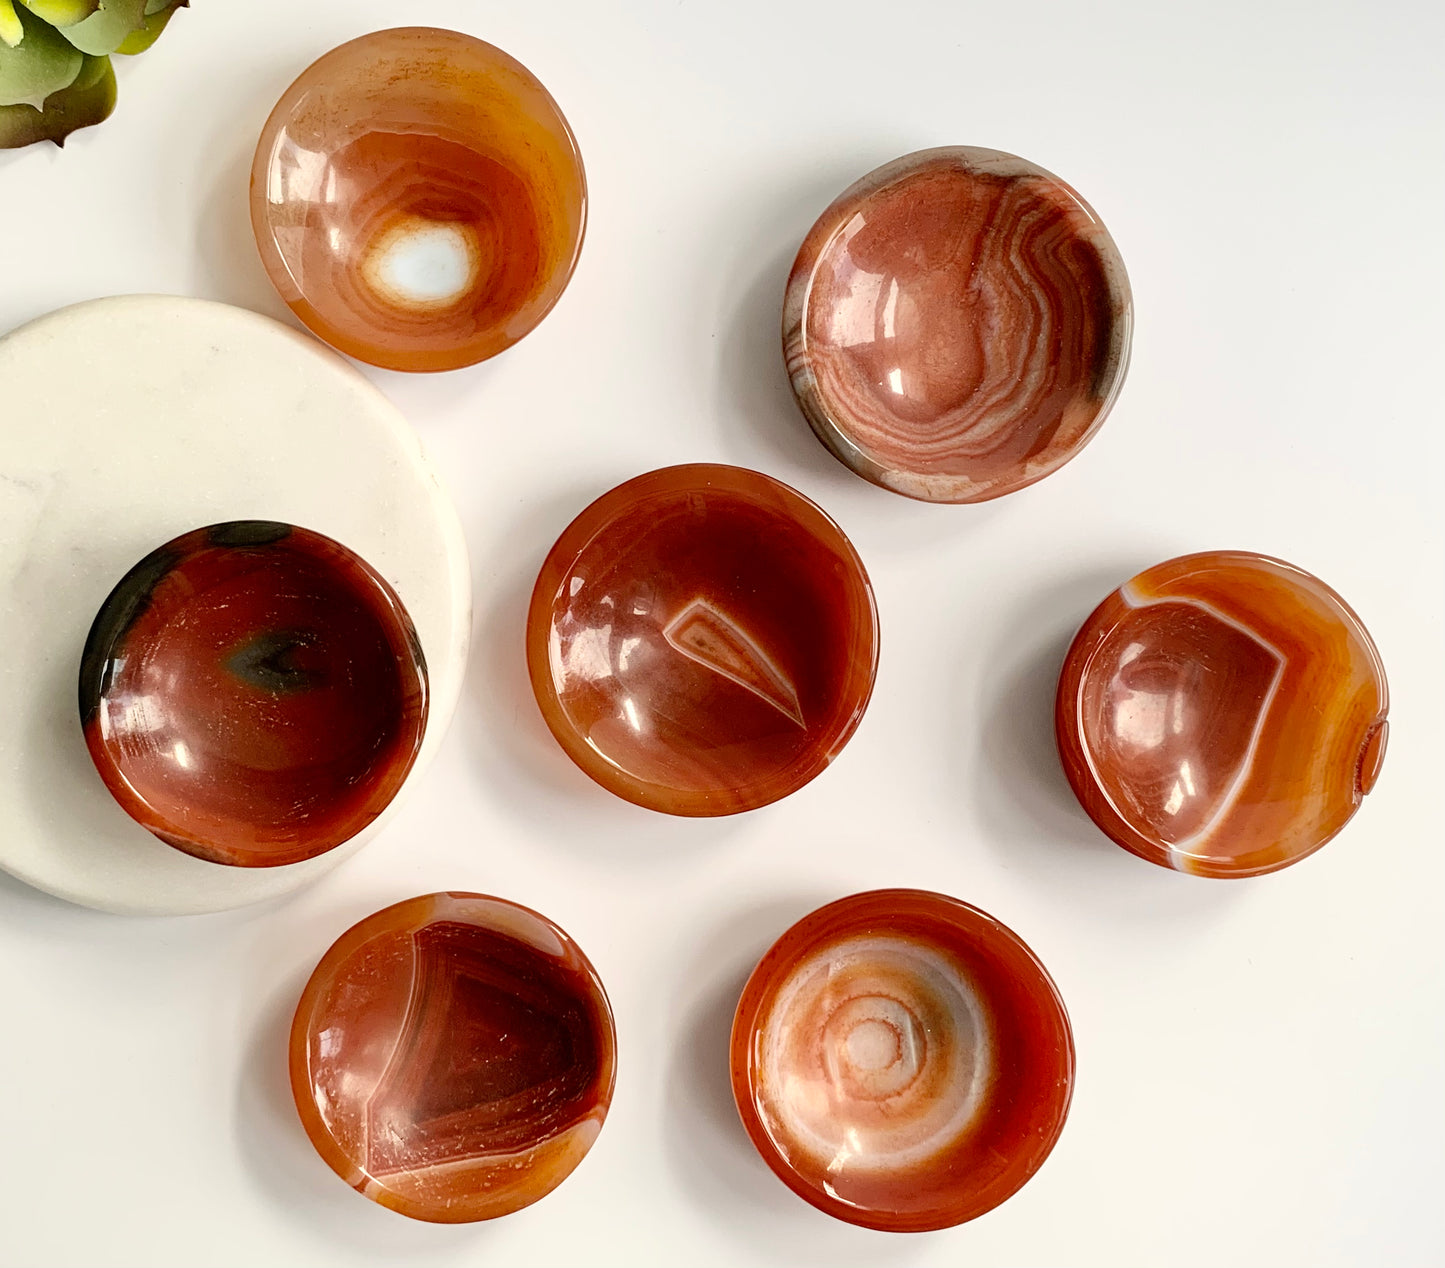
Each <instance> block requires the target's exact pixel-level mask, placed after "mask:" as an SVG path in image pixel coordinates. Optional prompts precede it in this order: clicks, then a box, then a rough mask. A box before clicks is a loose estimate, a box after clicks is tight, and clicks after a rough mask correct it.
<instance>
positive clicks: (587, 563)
mask: <svg viewBox="0 0 1445 1268" xmlns="http://www.w3.org/2000/svg"><path fill="white" fill-rule="evenodd" d="M527 664H528V668H529V670H530V673H531V679H532V689H533V691H534V692H535V694H536V697H537V703H538V705H539V706H540V707H541V710H542V716H543V717H544V718H545V719H546V722H547V725H548V727H549V728H550V729H551V731H552V734H553V735H554V736H555V737H556V739H557V741H558V743H559V744H561V746H562V748H563V749H564V750H565V751H566V753H567V755H568V756H569V757H570V758H571V759H572V760H573V761H574V762H575V763H576V764H577V765H578V766H579V767H580V768H581V769H582V770H583V771H584V772H586V773H587V774H588V775H590V776H591V777H592V778H593V779H594V780H596V781H597V782H598V783H599V784H601V785H602V786H603V787H604V788H606V789H608V790H609V791H611V792H613V793H616V794H617V796H619V797H623V798H626V799H627V800H628V801H632V802H635V803H636V804H638V805H641V806H646V807H649V808H650V809H653V810H660V811H665V812H667V813H669V814H676V815H693V816H702V815H726V814H735V813H737V812H739V811H743V810H751V809H755V808H756V807H758V806H764V805H767V804H768V803H769V802H773V801H776V800H777V799H778V798H780V797H785V796H787V795H788V794H790V793H792V792H795V791H796V790H797V789H799V788H801V787H802V786H803V785H804V784H806V783H807V782H808V781H809V780H811V779H813V778H814V777H815V776H816V775H818V774H820V773H821V772H822V771H823V770H824V769H825V768H826V767H827V766H828V764H829V763H830V762H832V761H833V759H834V758H835V757H836V756H837V755H838V753H839V752H840V751H841V750H842V748H843V746H844V745H845V744H846V743H847V742H848V739H849V737H850V736H852V734H853V732H854V730H855V729H856V728H857V726H858V723H859V721H860V720H861V719H862V717H863V711H864V709H865V708H866V707H867V704H868V700H869V697H870V695H871V694H872V691H873V679H874V675H875V673H876V670H877V666H878V616H877V611H876V608H875V606H874V602H873V589H872V586H871V585H870V583H869V581H868V575H867V573H866V572H865V571H864V569H863V564H862V561H861V560H860V559H859V558H858V554H857V552H856V551H855V550H854V549H853V546H852V544H851V543H850V542H849V541H848V539H847V537H845V536H844V535H843V532H842V530H841V529H840V528H839V527H838V526H837V524H835V523H834V522H833V521H832V520H831V519H829V518H828V516H827V515H826V514H824V512H823V511H822V510H820V509H819V508H818V507H817V506H816V505H814V504H813V503H812V502H810V501H809V500H808V499H807V498H805V497H804V496H803V495H802V494H801V493H798V492H796V491H795V490H793V489H790V488H789V487H788V486H787V485H785V484H782V483H780V482H779V481H777V480H774V479H772V478H771V477H769V476H765V475H762V474H760V473H759V472H756V471H748V470H745V469H743V468H740V467H727V466H718V465H712V464H704V463H699V464H693V465H688V466H681V467H668V468H665V469H663V470H661V471H653V472H650V473H648V474H647V475H642V476H638V477H637V478H636V479H634V480H629V481H628V482H627V483H625V484H622V485H619V486H618V487H617V488H615V489H613V490H612V491H611V492H610V493H606V494H604V495H603V496H602V497H600V498H599V499H598V500H597V501H596V502H594V503H593V504H592V505H591V506H589V507H587V508H586V510H584V511H583V512H582V513H581V514H580V515H579V516H578V517H577V518H576V519H575V520H574V521H573V522H572V523H571V524H570V525H569V526H568V527H567V529H566V530H565V531H564V532H563V533H562V536H561V537H560V538H558V540H557V543H556V544H555V545H554V546H553V547H552V550H551V552H550V553H549V554H548V556H547V559H546V561H545V562H544V563H543V565H542V569H541V572H540V574H539V575H538V577H537V584H536V587H535V588H534V590H533V592H532V602H531V607H530V610H529V612H528V615H527Z"/></svg>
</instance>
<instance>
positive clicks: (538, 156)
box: [251, 27, 587, 371]
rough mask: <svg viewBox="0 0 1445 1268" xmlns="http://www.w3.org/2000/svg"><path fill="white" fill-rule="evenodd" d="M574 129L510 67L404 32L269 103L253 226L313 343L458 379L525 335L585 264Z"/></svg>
mask: <svg viewBox="0 0 1445 1268" xmlns="http://www.w3.org/2000/svg"><path fill="white" fill-rule="evenodd" d="M586 219H587V182H586V177H585V174H584V172H583V168H582V157H581V154H580V153H579V151H578V149H577V142H576V139H575V138H574V137H573V135H572V129H571V128H570V127H569V126H568V123H567V120H566V119H565V118H564V117H563V115H562V112H561V110H560V109H559V108H558V106H557V103H556V102H555V101H553V99H552V97H551V95H550V94H549V93H548V92H547V90H546V89H545V88H544V87H543V86H542V84H541V83H540V82H538V80H537V79H536V77H535V76H533V75H532V73H531V72H530V71H528V70H527V68H526V67H525V66H523V65H522V64H521V63H520V62H518V61H516V60H515V59H514V58H512V57H509V56H508V55H507V54H506V53H504V52H502V51H501V50H500V49H498V48H494V47H493V46H492V45H490V44H486V43H484V42H483V41H481V40H478V39H474V38H473V37H471V36H469V35H463V34H461V33H459V32H456V31H446V30H439V29H435V28H430V27H404V28H398V29H394V30H387V31H377V32H375V33H373V34H370V35H364V36H362V37H361V38H360V39H356V40H352V41H351V42H350V43H348V44H343V45H341V47H339V48H336V49H333V50H332V51H331V52H330V53H327V54H326V55H325V56H324V57H322V58H321V59H320V60H318V61H317V62H315V63H314V64H313V65H312V66H311V67H309V68H308V69H307V70H306V71H305V72H304V73H303V74H302V75H301V77H300V78H299V79H297V80H296V82H295V83H294V84H292V85H291V87H290V88H288V89H287V90H286V92H285V94H284V95H283V96H282V98H281V100H280V101H279V102H278V103H277V105H276V108H275V109H274V110H273V111H272V113H271V117H270V118H269V119H268V120H267V122H266V126H265V128H264V129H263V130H262V133H261V139H260V142H259V143H258V145H257V147H256V157H255V161H254V164H253V166H252V169H251V224H252V228H253V229H254V231H255V235H256V244H257V246H258V247H259V248H260V252H261V259H262V262H263V263H264V265H265V267H266V273H267V275H268V276H269V277H270V279H271V281H272V283H273V284H274V285H275V287H276V289H277V290H278V291H279V292H280V294H281V298H282V299H284V300H285V301H286V303H287V304H289V305H290V306H291V308H292V310H293V311H294V312H295V313H296V315H297V316H298V317H299V318H300V319H301V320H302V321H303V322H305V323H306V325H307V326H308V327H309V328H310V329H311V330H312V332H313V333H314V334H316V335H318V336H319V337H320V338H322V339H324V340H326V342H327V343H329V344H331V345H332V346H333V347H335V348H338V349H340V350H341V351H342V352H346V353H349V354H350V355H351V356H354V357H356V358H358V359H359V360H362V361H366V362H369V363H370V364H372V365H377V366H383V367H385V368H387V369H391V370H414V371H435V370H453V369H457V368H459V367H462V366H467V365H473V364H475V363H476V362H478V361H483V360H486V359H487V358H488V357H492V356H495V355H496V354H497V353H499V352H501V351H503V350H504V349H506V348H508V347H510V346H511V345H512V344H514V343H516V342H517V340H519V339H521V338H522V337H523V336H524V335H525V334H527V333H528V332H529V331H530V330H532V329H533V328H534V327H535V326H536V325H537V324H538V322H540V321H541V320H542V318H543V317H545V316H546V315H547V313H548V312H549V311H550V310H551V309H552V306H553V305H554V304H555V303H556V302H557V300H558V299H559V298H560V297H561V294H562V292H563V290H564V289H565V288H566V286H567V283H568V281H569V280H570V279H571V276H572V272H573V270H574V269H575V267H576V264H577V257H578V255H579V253H580V252H581V249H582V238H583V234H584V231H585V227H586Z"/></svg>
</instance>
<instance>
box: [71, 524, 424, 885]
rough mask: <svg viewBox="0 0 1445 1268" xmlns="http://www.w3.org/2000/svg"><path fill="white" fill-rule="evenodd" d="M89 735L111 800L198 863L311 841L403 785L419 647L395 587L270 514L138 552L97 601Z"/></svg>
mask: <svg viewBox="0 0 1445 1268" xmlns="http://www.w3.org/2000/svg"><path fill="white" fill-rule="evenodd" d="M79 703H80V716H81V723H82V726H83V728H84V733H85V741H86V745H87V747H88V748H89V750H90V755H91V758H92V759H93V761H94V762H95V766H96V769H97V770H98V771H99V772H100V775H101V778H102V779H104V781H105V783H106V786H107V788H109V790H110V792H111V794H112V795H113V796H114V797H115V799H116V800H117V801H118V802H119V803H120V805H121V806H122V808H123V809H124V810H125V811H126V812H127V813H128V814H129V815H130V816H131V817H132V818H133V819H135V820H136V821H137V822H138V823H140V824H141V825H142V826H143V827H145V828H147V829H148V830H149V831H150V832H152V833H153V834H154V835H155V836H157V837H159V838H160V839H161V840H162V841H164V842H166V843H167V844H168V845H172V846H175V847H176V849H178V850H183V851H185V852H186V853H187V854H192V855H195V856H196V857H197V858H201V859H206V860H208V861H210V862H213V863H224V864H229V865H231V866H235V867H276V866H280V865H283V864H288V863H296V862H300V861H301V860H303V859H309V858H314V857H315V856H317V855H319V854H324V853H325V852H326V851H327V850H330V849H334V848H335V847H336V846H338V845H340V844H341V843H342V842H344V841H347V840H349V839H350V838H351V837H353V836H354V835H355V834H356V833H358V832H359V831H361V829H362V828H364V827H366V825H367V824H369V823H371V821H372V820H373V819H375V818H376V817H377V815H379V814H380V813H381V812H382V811H383V810H384V809H385V808H386V807H387V806H388V805H389V804H390V803H391V801H392V799H393V798H394V797H395V796H396V794H397V792H398V791H400V789H401V786H402V784H403V783H404V782H405V780H406V777H407V775H408V774H409V773H410V772H411V768H412V766H413V764H414V763H415V762H416V756H417V753H418V751H419V750H420V748H421V742H422V739H423V737H424V735H425V733H426V719H427V711H428V703H429V689H428V681H427V671H426V659H425V657H424V656H423V654H422V649H421V643H420V641H419V640H418V638H417V633H416V629H415V627H414V626H413V624H412V621H411V618H410V616H409V615H408V614H407V611H406V608H405V607H404V606H403V605H402V602H401V600H400V599H399V598H398V597H397V595H396V592H395V591H394V590H392V588H391V587H390V586H389V585H388V584H387V583H386V582H385V581H384V580H383V579H382V578H381V577H380V576H379V575H378V574H377V573H376V572H375V571H374V570H373V569H372V568H371V567H370V565H368V564H367V563H366V561H365V560H363V559H361V558H360V557H359V556H357V555H356V554H354V553H353V552H352V551H350V550H348V549H347V548H346V547H345V546H343V545H341V544H340V543H339V542H335V541H332V540H331V539H330V538H329V537H323V536H322V535H321V534H319V533H313V532H310V531H308V530H306V529H302V528H296V527H293V526H292V525H289V524H281V523H276V522H273V521H269V520H236V521H231V522H228V523H224V524H213V525H211V526H210V527H209V528H201V529H197V530H196V531H194V532H191V533H187V534H185V535H184V536H182V537H178V538H176V539H175V540H174V541H171V542H168V543H167V544H166V545H164V546H162V547H160V548H159V549H157V550H155V551H153V552H152V553H151V554H149V555H147V556H146V557H145V558H144V559H143V560H141V561H140V562H139V563H138V564H136V565H135V567H134V568H132V569H131V570H130V571H129V572H128V573H127V574H126V575H125V576H124V577H123V578H121V580H120V581H119V582H118V583H117V584H116V586H115V588H114V590H112V591H111V593H110V595H109V596H108V597H107V598H106V600H105V602H104V603H103V604H102V605H101V608H100V611H99V613H98V614H97V615H96V618H95V622H94V624H93V625H92V627H91V630H90V634H89V637H88V638H87V640H86V644H85V652H84V655H83V657H82V660H81V665H80V678H79Z"/></svg>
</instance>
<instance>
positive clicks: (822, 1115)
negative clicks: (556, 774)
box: [731, 889, 1074, 1232]
mask: <svg viewBox="0 0 1445 1268" xmlns="http://www.w3.org/2000/svg"><path fill="white" fill-rule="evenodd" d="M731 1057H732V1083H733V1093H734V1096H735V1098H736V1100H737V1105H738V1112H739V1113H740V1114H741V1115H742V1119H743V1125H744V1126H745V1127H746V1129H747V1132H748V1135H749V1136H750V1137H751V1139H752V1142H753V1144H754V1145H755V1146H756V1147H757V1149H758V1152H759V1153H760V1154H761V1155H762V1157H763V1160H764V1161H765V1162H766V1163H767V1164H768V1166H769V1167H771V1168H772V1169H773V1171H774V1172H775V1173H776V1174H777V1176H778V1177H779V1178H780V1179H781V1180H782V1181H783V1182H784V1183H785V1184H786V1185H787V1186H788V1187H789V1188H790V1189H792V1190H793V1192H794V1193H796V1194H797V1195H798V1196H799V1197H801V1198H803V1199H804V1200H805V1201H808V1202H811V1203H812V1204H813V1205H814V1206H816V1207H818V1208H819V1209H820V1210H822V1211H825V1212H827V1213H828V1214H829V1215H832V1216H835V1217H836V1218H838V1219H841V1220H846V1221H848V1222H849V1223H853V1224H862V1225H864V1226H866V1227H868V1228H877V1229H882V1230H885V1231H889V1232H921V1231H924V1230H927V1229H938V1228H947V1227H950V1226H952V1225H954V1224H961V1223H963V1222H964V1221H965V1220H971V1219H974V1218H976V1217H977V1216H979V1215H982V1214H984V1212H986V1211H989V1210H992V1209H993V1208H994V1207H995V1206H997V1205H998V1204H999V1203H1000V1202H1003V1201H1005V1200H1006V1199H1008V1198H1009V1197H1011V1196H1012V1195H1013V1194H1014V1193H1016V1192H1017V1191H1018V1190H1019V1188H1021V1187H1022V1186H1023V1184H1024V1183H1025V1182H1026V1181H1027V1180H1028V1179H1029V1178H1030V1177H1031V1176H1032V1175H1033V1174H1034V1173H1035V1172H1036V1171H1037V1170H1038V1168H1039V1167H1040V1166H1042V1165H1043V1162H1044V1160H1045V1159H1046V1158H1047V1157H1048V1155H1049V1152H1050V1151H1051V1150H1052V1149H1053V1146H1054V1143H1055V1141H1057V1139H1058V1137H1059V1133H1060V1132H1061V1131H1062V1130H1063V1125H1064V1119H1065V1117H1066V1116H1067V1114H1068V1109H1069V1100H1070V1096H1071V1094H1072V1089H1073V1073H1074V1045H1073V1035H1072V1031H1071V1029H1070V1027H1069V1019H1068V1015H1067V1014H1066V1013H1065V1011H1064V1005H1063V1001H1062V1000H1061V999H1060V998H1059V995H1058V991H1057V989H1056V988H1055V986H1054V984H1053V982H1052V980H1050V978H1049V975H1048V973H1047V972H1045V970H1044V968H1043V966H1042V965H1041V964H1040V963H1039V962H1038V960H1037V958H1035V956H1034V954H1033V952H1032V951H1030V950H1029V948H1028V947H1027V946H1025V945H1024V943H1023V942H1022V941H1020V939H1019V938H1018V936H1017V935H1016V934H1014V933H1013V932H1012V931H1011V930H1009V929H1007V928H1005V927H1004V926H1003V925H1001V924H1000V923H999V922H998V921H996V920H994V919H993V918H992V917H991V916H988V915H986V914H985V913H983V912H981V911H979V910H978V909H977V908H974V907H970V906H968V905H967V904H966V903H961V902H959V901H957V900H956V899H953V898H948V897H946V896H944V895H942V894H932V893H926V892H924V891H921V890H902V889H892V890H876V891H873V892H871V893H863V894H854V895H853V896H852V897H850V898H844V899H841V900H839V901H838V902H835V903H830V904H829V905H828V906H826V907H822V908H819V909H818V910H817V911H815V912H813V913H812V914H811V915H809V916H806V917H804V918H803V919H802V920H800V921H799V922H798V923H797V924H796V925H794V926H793V927H792V928H791V929H789V930H788V931H787V932H786V933H785V934H784V935H783V936H782V937H781V938H780V939H779V940H778V941H777V942H776V943H775V944H774V945H773V947H772V949H771V950H769V951H768V953H767V954H766V955H765V956H764V957H763V959H762V961H761V962H760V963H759V964H758V967H757V968H756V969H755V970H754V972H753V975H752V977H751V978H750V979H749V980H748V984H747V986H746V987H745V988H744V990H743V994H742V998H741V1000H740V1001H739V1003H738V1009H737V1014H736V1016H735V1019H734V1022H733V1031H732V1049H731Z"/></svg>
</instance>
